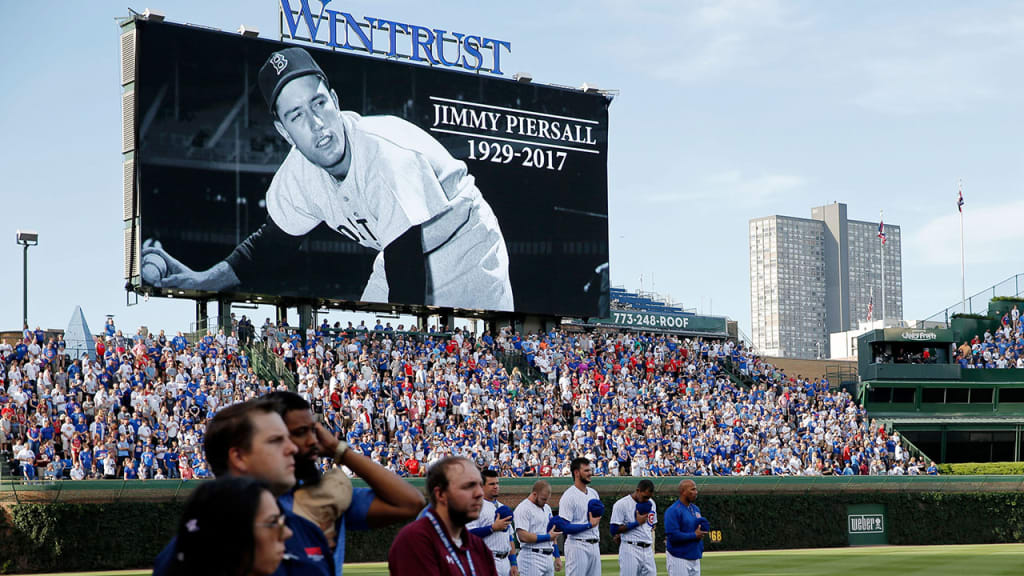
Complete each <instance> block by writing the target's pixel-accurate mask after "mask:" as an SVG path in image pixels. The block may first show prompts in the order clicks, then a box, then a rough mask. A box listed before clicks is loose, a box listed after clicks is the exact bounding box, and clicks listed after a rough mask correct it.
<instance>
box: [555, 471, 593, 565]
mask: <svg viewBox="0 0 1024 576" xmlns="http://www.w3.org/2000/svg"><path fill="white" fill-rule="evenodd" d="M595 498H598V496H597V490H594V489H593V488H591V487H590V486H587V491H586V492H583V491H581V490H580V489H579V488H577V487H576V485H575V484H573V485H572V486H569V488H568V489H566V491H565V492H564V493H562V498H561V500H559V501H558V515H559V516H561V517H562V518H565V519H566V520H567V521H568V522H569V523H570V524H584V523H586V524H589V523H590V514H589V513H588V511H587V504H588V503H589V502H590V501H591V500H593V499H595ZM600 538H601V535H600V533H598V531H597V526H594V527H592V528H589V529H587V530H584V531H583V532H580V533H579V534H572V535H569V536H566V537H565V576H594V575H597V576H600V574H601V544H600V542H598V540H600ZM587 540H591V541H592V542H586V541H587Z"/></svg>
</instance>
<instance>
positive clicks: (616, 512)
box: [611, 480, 658, 576]
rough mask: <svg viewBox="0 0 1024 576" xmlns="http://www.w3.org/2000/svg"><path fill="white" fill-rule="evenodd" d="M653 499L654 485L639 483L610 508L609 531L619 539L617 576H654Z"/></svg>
mask: <svg viewBox="0 0 1024 576" xmlns="http://www.w3.org/2000/svg"><path fill="white" fill-rule="evenodd" d="M653 497H654V483H653V482H651V481H650V480H641V481H640V482H639V483H638V484H637V486H636V491H634V492H633V493H632V494H627V495H625V496H623V497H622V498H619V500H618V501H617V502H615V505H614V506H612V518H611V532H612V535H613V536H617V537H618V539H619V574H620V575H621V576H657V573H658V569H657V567H656V566H655V564H654V525H655V524H657V523H658V509H657V505H656V504H655V502H654V500H653Z"/></svg>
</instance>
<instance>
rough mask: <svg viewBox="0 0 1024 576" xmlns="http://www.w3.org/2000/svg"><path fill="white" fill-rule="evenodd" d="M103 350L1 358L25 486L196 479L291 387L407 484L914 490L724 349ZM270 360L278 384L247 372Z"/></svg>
mask: <svg viewBox="0 0 1024 576" xmlns="http://www.w3.org/2000/svg"><path fill="white" fill-rule="evenodd" d="M645 306H649V304H645ZM239 333H240V334H241V336H238V334H239ZM303 336H304V337H303ZM993 341H996V340H995V337H993ZM96 353H97V359H96V360H94V361H89V360H88V359H87V358H81V359H74V360H73V361H72V360H71V359H68V358H67V357H66V356H65V355H64V354H63V349H62V342H61V341H55V340H52V339H47V338H45V335H44V334H42V333H38V334H37V333H36V332H34V331H29V330H27V331H26V332H25V335H24V338H23V339H22V340H21V341H19V342H16V343H11V342H7V343H4V344H3V345H2V347H0V358H2V359H0V413H2V416H3V417H2V418H0V426H6V427H7V428H8V430H7V434H6V436H7V438H8V439H9V441H8V442H7V445H6V446H0V451H2V450H6V453H7V454H8V459H9V460H11V462H10V464H11V465H12V467H13V468H16V469H17V470H18V473H19V474H21V475H23V476H25V477H28V476H29V475H30V474H31V475H32V477H34V478H47V477H59V478H73V479H79V478H103V477H107V478H136V477H137V478H140V479H146V478H154V477H156V478H160V477H165V478H177V477H182V478H194V477H205V476H208V475H209V472H208V468H207V466H206V464H205V462H204V461H203V455H202V449H201V447H202V437H203V431H204V429H205V422H206V420H207V419H208V418H209V417H210V416H211V415H212V414H214V413H215V412H216V410H217V409H218V408H220V407H222V406H225V405H227V404H230V403H234V402H240V401H244V400H248V399H250V398H255V397H257V396H260V395H262V394H265V393H267V392H269V391H271V390H274V389H284V388H287V387H290V386H292V385H294V386H295V389H296V390H297V391H298V392H299V393H300V394H302V395H303V396H304V397H306V398H307V399H309V400H310V402H311V404H312V405H313V407H314V412H315V413H316V415H317V417H318V418H320V419H321V421H322V422H324V423H325V425H327V426H328V427H329V428H330V429H331V430H332V431H333V432H334V433H336V434H338V435H344V436H346V437H347V439H348V441H349V443H350V445H351V446H352V447H353V448H355V449H357V450H360V451H361V452H363V453H365V454H367V455H368V456H370V457H372V458H373V459H374V460H376V461H378V462H381V463H382V464H383V465H385V466H387V467H389V468H390V469H392V470H395V471H396V472H398V473H399V474H402V475H407V476H415V475H421V474H423V473H424V471H425V470H426V468H427V466H429V464H430V463H431V462H433V461H435V460H437V459H439V458H442V457H444V456H447V455H450V454H462V455H466V456H469V457H470V458H472V459H474V460H475V461H477V462H478V463H479V464H480V465H481V466H486V467H491V468H494V469H497V470H499V471H500V473H501V474H502V475H505V476H566V475H568V474H569V471H568V462H569V461H570V460H571V459H572V458H573V457H575V456H579V455H583V456H586V457H588V458H590V459H591V460H592V461H594V463H595V469H596V471H597V473H599V474H606V475H627V474H628V475H635V476H673V475H764V474H771V475H831V474H915V473H923V471H924V465H925V463H923V462H917V461H914V460H913V459H912V458H910V456H909V454H907V452H906V450H904V447H903V446H902V443H901V440H900V438H899V435H898V433H893V434H889V433H888V432H887V431H886V430H885V429H884V428H883V427H881V426H879V425H877V424H876V423H874V422H872V421H871V420H870V419H869V418H868V416H867V414H866V413H865V412H864V411H863V410H862V409H861V408H860V407H859V406H858V405H857V404H856V403H855V402H854V401H853V399H852V398H851V397H850V396H849V394H847V393H846V392H845V391H842V390H838V389H833V388H831V387H830V386H829V383H828V382H827V381H825V380H809V379H803V378H800V377H799V376H796V375H788V374H785V373H783V372H782V371H781V370H779V369H777V368H776V367H774V366H772V365H771V364H769V363H766V362H764V361H763V360H762V359H760V358H758V357H757V356H755V355H753V354H751V353H749V352H748V351H746V350H744V349H743V347H742V345H741V344H737V343H735V342H732V341H716V340H704V339H687V338H678V337H673V336H664V335H649V334H631V333H625V332H596V333H583V332H567V331H561V330H559V331H551V332H545V333H536V334H529V335H520V334H516V333H512V332H510V331H508V330H503V331H502V332H501V333H499V334H496V335H494V336H492V335H489V334H485V335H483V336H481V337H479V338H476V337H473V336H472V335H470V334H468V333H464V332H462V331H458V330H457V331H456V332H454V333H452V334H440V333H407V332H400V331H397V330H393V329H391V327H390V326H382V325H380V324H379V323H378V325H377V326H375V327H373V328H370V327H366V326H360V327H358V328H357V327H352V326H351V324H350V325H349V327H348V328H345V329H343V328H341V327H340V326H338V325H336V326H334V327H330V326H327V325H326V324H324V325H322V326H320V327H319V328H318V329H316V330H310V331H308V332H307V334H305V335H299V334H298V333H297V332H296V331H295V330H293V329H291V328H288V327H287V326H273V325H270V324H269V322H268V323H267V324H265V325H264V326H263V327H262V329H261V330H259V333H257V330H255V329H253V328H252V327H251V324H248V323H246V322H243V323H242V325H240V326H239V327H238V329H237V330H236V332H233V333H232V334H231V335H226V334H224V333H212V332H211V333H208V334H206V335H205V336H203V337H201V338H198V339H196V340H195V341H191V342H190V341H189V340H188V339H187V338H186V337H185V336H184V335H182V334H181V333H178V334H177V335H175V336H173V337H172V336H169V335H166V334H164V333H163V332H159V333H152V332H145V331H143V330H138V331H136V333H135V334H133V335H131V336H126V335H124V334H122V333H121V332H120V331H118V330H117V329H116V328H115V327H114V326H113V324H112V323H109V324H108V325H107V326H106V327H105V331H104V333H103V334H102V335H101V337H99V338H98V339H97V344H96ZM275 357H276V358H279V359H280V361H281V362H279V363H278V364H279V365H280V366H281V371H283V372H284V375H283V376H282V375H281V374H280V373H274V372H272V371H270V369H269V368H260V369H259V372H258V373H257V368H258V367H257V366H255V365H256V364H259V365H260V366H271V367H272V365H273V364H274V362H273V359H274V358H275ZM268 358H269V359H270V360H269V361H268ZM254 359H256V360H257V361H254ZM520 367H522V370H521V369H520ZM271 374H274V375H273V376H270V375H271ZM268 377H269V378H270V379H269V381H268V380H267V378H268ZM19 455H20V458H19ZM323 465H324V466H325V467H326V466H329V465H331V464H330V462H329V461H327V460H325V461H324V462H323ZM30 467H31V468H32V470H31V471H30V470H29V468H30ZM13 468H12V469H13Z"/></svg>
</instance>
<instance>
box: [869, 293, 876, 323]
mask: <svg viewBox="0 0 1024 576" xmlns="http://www.w3.org/2000/svg"><path fill="white" fill-rule="evenodd" d="M874 313H875V299H874V298H872V299H871V301H870V302H868V322H871V316H873V315H874Z"/></svg>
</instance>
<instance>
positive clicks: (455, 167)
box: [141, 47, 513, 311]
mask: <svg viewBox="0 0 1024 576" xmlns="http://www.w3.org/2000/svg"><path fill="white" fill-rule="evenodd" d="M259 87H260V90H261V92H262V94H263V97H264V99H265V100H266V103H267V105H268V106H269V108H270V111H271V113H272V114H273V117H274V126H275V128H276V129H277V132H278V133H279V134H280V135H281V137H282V138H284V139H285V140H286V141H287V142H288V144H289V145H291V150H290V152H289V153H288V155H287V157H286V158H285V160H284V162H283V163H282V164H281V165H280V167H279V168H278V169H277V172H276V174H275V175H274V177H273V180H272V181H271V184H270V187H269V189H268V190H267V193H266V207H267V220H266V222H265V223H264V224H263V225H262V226H261V227H260V228H259V229H258V230H257V231H256V232H254V233H253V234H251V235H250V236H249V237H248V238H247V239H245V240H244V241H243V242H242V243H241V244H239V245H238V246H237V247H236V248H235V249H234V251H232V252H231V254H230V255H228V256H227V257H226V258H224V260H222V261H220V262H218V263H217V264H215V265H214V266H212V267H210V268H208V269H206V270H193V269H192V268H190V267H188V266H186V265H184V264H182V263H181V262H180V261H178V260H177V259H175V258H174V257H173V256H172V255H171V254H169V253H168V252H166V251H165V250H164V249H163V247H162V246H161V245H160V243H159V242H157V241H155V240H152V239H150V240H147V241H146V242H145V243H144V244H143V251H142V258H143V259H142V266H141V268H142V275H143V281H144V282H145V283H147V284H150V285H153V286H156V287H159V288H175V289H183V290H202V291H211V292H226V291H231V290H233V289H236V288H238V287H239V286H243V287H244V286H245V285H247V284H248V283H249V282H250V281H251V280H252V279H254V278H259V276H260V274H261V272H262V270H263V269H264V264H265V263H266V262H267V261H280V260H281V259H288V258H292V257H294V254H295V251H296V250H297V249H298V247H299V245H300V244H301V242H302V239H303V237H304V236H305V235H306V234H308V233H310V232H311V231H312V230H313V229H314V228H316V227H317V226H319V225H320V224H321V223H324V224H326V225H327V226H329V227H330V228H331V229H332V230H335V231H337V232H338V233H339V234H341V235H343V236H344V237H346V238H348V239H349V240H352V241H353V242H356V243H358V244H360V245H362V246H364V247H366V248H369V249H371V250H375V251H377V254H376V257H375V259H374V262H373V270H372V273H371V274H370V277H369V280H368V281H367V283H366V285H365V288H364V289H363V292H362V296H361V298H360V301H363V302H391V303H402V304H425V305H430V306H443V307H453V308H464V309H481V310H494V311H511V310H513V295H512V287H511V283H510V281H509V257H508V251H507V248H506V244H505V239H504V236H503V235H502V232H501V229H500V227H499V225H498V220H497V218H496V217H495V215H494V212H493V211H492V210H491V207H490V206H489V205H488V203H487V202H486V201H485V200H484V198H483V197H482V195H481V193H480V190H479V189H478V188H477V186H476V183H475V180H474V178H473V176H472V175H471V174H469V172H468V169H467V167H466V164H465V163H464V162H462V161H460V160H457V159H455V158H454V157H453V156H452V155H451V154H450V153H449V152H448V151H447V150H446V149H445V148H444V146H442V145H441V144H440V143H439V142H438V141H437V140H435V139H434V138H433V137H432V136H430V135H429V134H427V133H426V132H425V131H423V130H422V129H420V128H419V127H417V126H415V125H414V124H412V123H410V122H408V121H406V120H404V119H402V118H399V117H397V116H386V115H381V116H361V115H360V114H358V113H356V112H352V111H345V110H342V109H341V108H340V100H339V97H338V94H337V93H336V92H335V91H334V90H333V89H331V88H330V85H329V82H328V80H327V77H326V75H325V74H324V72H323V70H322V69H321V68H320V66H319V65H318V64H317V63H316V61H315V60H314V59H313V58H312V57H311V56H310V54H309V53H308V52H307V51H306V50H304V49H302V48H298V47H290V48H285V49H283V50H279V51H277V52H274V53H273V54H271V56H270V57H269V58H268V59H267V61H266V63H264V65H263V67H262V68H261V69H260V73H259ZM344 273H346V271H344V270H339V271H338V274H344Z"/></svg>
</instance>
